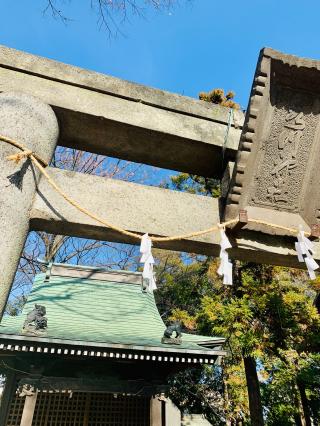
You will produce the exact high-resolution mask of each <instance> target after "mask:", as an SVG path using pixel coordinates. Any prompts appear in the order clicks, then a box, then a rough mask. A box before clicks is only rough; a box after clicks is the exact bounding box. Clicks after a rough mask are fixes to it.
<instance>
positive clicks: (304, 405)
mask: <svg viewBox="0 0 320 426" xmlns="http://www.w3.org/2000/svg"><path fill="white" fill-rule="evenodd" d="M297 388H298V391H299V396H300V411H302V413H303V419H304V423H303V425H305V426H312V422H311V416H310V408H309V403H308V399H307V395H306V389H305V387H304V385H303V383H301V382H299V380H298V381H297ZM302 413H301V414H302Z"/></svg>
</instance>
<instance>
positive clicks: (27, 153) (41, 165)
mask: <svg viewBox="0 0 320 426" xmlns="http://www.w3.org/2000/svg"><path fill="white" fill-rule="evenodd" d="M0 140H1V141H3V142H6V143H9V144H10V145H13V146H15V147H16V148H18V149H20V150H21V151H22V152H19V153H18V154H14V155H10V156H8V157H7V159H8V160H10V161H14V162H16V163H18V162H19V161H20V160H22V159H23V158H30V160H31V161H32V163H33V164H34V165H35V166H36V167H37V169H38V170H39V171H40V173H41V174H42V175H43V176H44V177H45V178H46V179H47V181H48V182H49V184H50V185H51V186H52V188H53V189H54V190H55V191H57V192H58V193H59V194H60V195H61V196H62V197H63V198H64V199H65V200H66V201H67V202H68V203H69V204H71V205H72V206H74V207H75V208H76V209H77V210H79V211H80V212H82V213H84V214H85V215H86V216H88V217H90V218H91V219H93V220H95V221H96V222H99V223H101V224H102V225H104V226H106V227H107V228H110V229H112V230H114V231H117V232H119V233H120V234H122V235H127V236H128V237H131V238H135V239H138V240H141V238H142V235H140V234H137V233H135V232H130V231H127V230H126V229H123V228H120V227H118V226H116V225H113V224H112V223H110V222H108V221H107V220H105V219H103V218H101V217H99V216H97V215H95V214H94V213H92V212H91V211H90V210H88V209H86V208H85V207H82V206H81V205H80V204H79V203H77V201H75V200H73V199H72V198H71V197H70V196H69V195H68V194H66V193H65V192H64V191H63V190H62V189H61V188H60V186H59V185H58V184H57V183H56V182H55V181H54V180H53V179H52V178H51V177H50V175H49V174H48V172H47V171H46V170H45V167H47V166H48V163H47V162H46V161H44V160H43V159H42V158H41V157H39V156H38V155H37V154H36V153H34V152H33V151H31V150H30V149H28V148H27V147H26V146H24V145H23V144H22V143H20V142H17V141H15V140H14V139H11V138H8V137H6V136H3V135H0ZM238 222H239V219H238V218H237V219H232V220H228V221H226V222H223V223H219V224H217V225H214V226H212V227H210V228H207V229H204V230H202V231H195V232H190V233H188V234H182V235H174V236H172V237H154V236H152V237H150V238H151V240H152V241H154V242H165V241H177V240H184V239H187V238H192V237H198V236H200V235H205V234H209V233H211V232H215V231H218V230H220V229H224V228H225V227H227V226H230V225H235V224H237V223H238ZM248 222H251V223H256V224H259V225H266V226H269V227H271V228H275V229H282V230H284V231H287V232H290V233H292V234H297V233H298V232H299V230H298V229H295V228H288V227H286V226H282V225H277V224H274V223H269V222H266V221H264V220H258V219H250V218H249V219H248ZM306 234H307V233H306ZM309 235H310V233H309Z"/></svg>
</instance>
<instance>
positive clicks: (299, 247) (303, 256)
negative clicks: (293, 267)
mask: <svg viewBox="0 0 320 426" xmlns="http://www.w3.org/2000/svg"><path fill="white" fill-rule="evenodd" d="M295 247H296V251H297V255H298V259H299V262H305V264H306V266H307V269H308V274H309V277H310V279H311V280H314V279H315V278H316V274H315V272H314V271H315V270H316V269H318V268H319V265H318V264H317V262H316V261H315V260H314V259H313V254H314V250H313V244H312V242H311V241H310V240H309V239H308V238H307V237H306V236H305V235H304V231H303V230H302V229H301V226H300V231H299V234H298V241H297V242H296V243H295Z"/></svg>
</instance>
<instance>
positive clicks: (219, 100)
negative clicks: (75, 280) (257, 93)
mask: <svg viewBox="0 0 320 426" xmlns="http://www.w3.org/2000/svg"><path fill="white" fill-rule="evenodd" d="M234 97H235V93H234V92H231V91H229V92H227V93H226V94H224V90H223V89H213V90H211V91H210V92H200V93H199V99H200V100H202V101H206V102H210V103H213V104H218V105H221V106H224V107H227V108H233V109H239V108H240V105H239V104H237V103H236V102H235V101H234V100H233V99H234Z"/></svg>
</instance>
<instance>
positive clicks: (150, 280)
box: [140, 234, 157, 292]
mask: <svg viewBox="0 0 320 426" xmlns="http://www.w3.org/2000/svg"><path fill="white" fill-rule="evenodd" d="M151 247H152V241H151V238H150V237H149V235H148V234H144V235H143V236H142V239H141V245H140V253H141V255H142V256H141V259H140V263H144V266H143V272H142V278H143V281H144V283H145V282H146V284H147V289H148V290H149V291H150V292H153V291H154V290H157V285H156V279H155V276H154V273H153V265H154V258H153V256H152V252H151Z"/></svg>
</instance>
